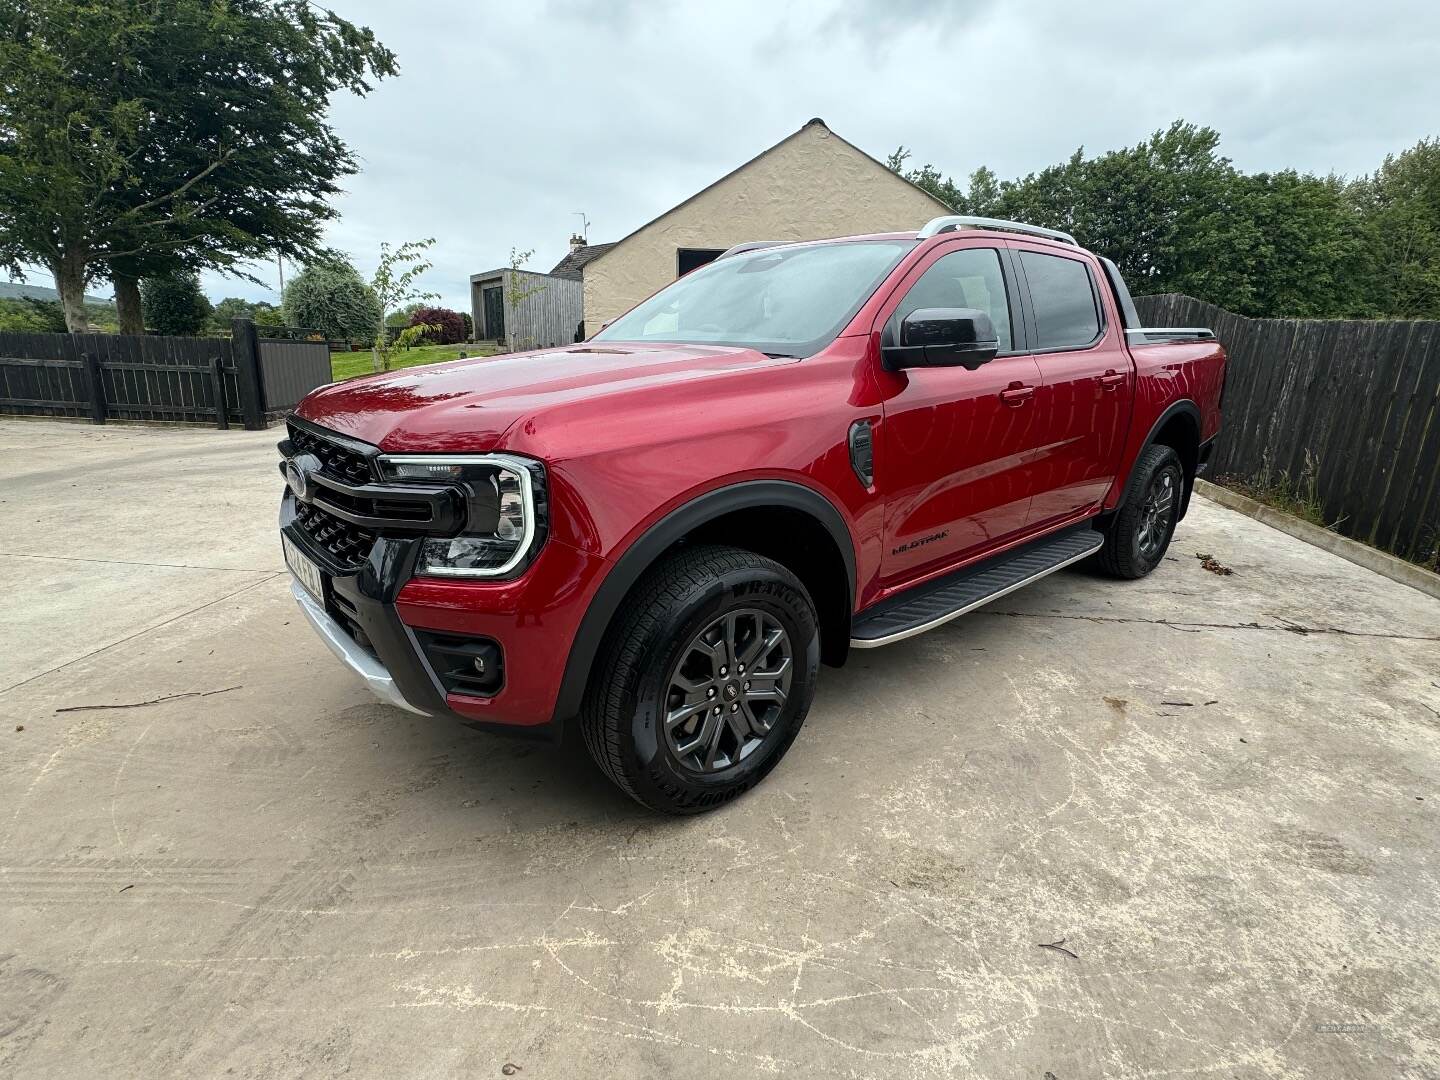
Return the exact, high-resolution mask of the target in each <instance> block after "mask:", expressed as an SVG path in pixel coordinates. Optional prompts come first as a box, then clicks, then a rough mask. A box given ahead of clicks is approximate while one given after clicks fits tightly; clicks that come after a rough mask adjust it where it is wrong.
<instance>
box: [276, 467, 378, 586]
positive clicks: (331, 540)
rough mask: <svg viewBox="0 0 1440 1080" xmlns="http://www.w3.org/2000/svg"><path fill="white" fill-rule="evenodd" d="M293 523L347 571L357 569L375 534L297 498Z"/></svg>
mask: <svg viewBox="0 0 1440 1080" xmlns="http://www.w3.org/2000/svg"><path fill="white" fill-rule="evenodd" d="M312 452H313V451H312ZM295 524H297V525H298V526H300V530H301V532H303V533H304V534H305V535H306V536H307V537H308V538H309V539H310V540H311V541H312V542H313V543H314V544H315V546H316V547H318V548H320V550H322V551H325V552H328V553H329V554H330V557H331V558H332V559H334V561H335V563H336V564H337V565H339V566H342V567H344V568H345V569H347V570H355V569H358V568H359V567H360V565H361V564H362V563H363V562H364V561H365V558H366V556H368V555H369V554H370V549H371V548H372V547H374V546H375V534H374V533H373V532H371V531H370V530H368V529H362V528H360V527H359V526H358V525H351V524H350V523H349V522H348V521H341V520H340V519H339V518H337V517H336V516H335V515H334V514H329V513H326V512H325V511H324V510H321V509H320V508H319V507H318V506H311V505H310V504H308V503H302V502H300V501H299V500H296V502H295Z"/></svg>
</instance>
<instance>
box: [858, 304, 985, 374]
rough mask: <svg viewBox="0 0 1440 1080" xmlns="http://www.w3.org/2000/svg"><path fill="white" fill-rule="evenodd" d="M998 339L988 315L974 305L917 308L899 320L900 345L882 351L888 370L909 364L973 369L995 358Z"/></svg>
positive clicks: (905, 366)
mask: <svg viewBox="0 0 1440 1080" xmlns="http://www.w3.org/2000/svg"><path fill="white" fill-rule="evenodd" d="M999 351H1000V339H999V337H998V336H997V335H996V333H995V326H994V324H992V323H991V322H990V316H989V315H987V314H986V313H985V312H983V311H980V310H978V309H976V308H919V309H917V310H915V311H912V312H910V314H909V315H906V316H905V318H904V319H902V320H901V322H900V344H899V345H890V346H887V347H885V348H884V349H882V350H881V353H882V356H883V358H884V361H885V367H886V368H887V369H889V370H890V371H899V370H900V369H902V368H912V367H963V368H967V369H968V370H970V371H974V370H975V369H976V368H978V367H979V366H980V365H981V364H987V363H989V362H990V361H991V360H993V359H995V354H996V353H998V352H999Z"/></svg>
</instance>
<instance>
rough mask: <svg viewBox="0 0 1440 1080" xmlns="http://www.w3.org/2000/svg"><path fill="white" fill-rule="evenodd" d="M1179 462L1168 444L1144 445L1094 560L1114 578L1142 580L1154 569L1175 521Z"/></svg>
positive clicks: (1180, 474)
mask: <svg viewBox="0 0 1440 1080" xmlns="http://www.w3.org/2000/svg"><path fill="white" fill-rule="evenodd" d="M1184 483H1185V479H1184V473H1183V472H1182V471H1181V468H1180V458H1179V456H1178V455H1177V454H1176V453H1175V451H1174V450H1172V449H1171V448H1170V447H1168V446H1158V445H1157V446H1148V447H1146V448H1145V450H1144V451H1143V452H1142V453H1141V454H1140V459H1139V460H1138V461H1137V462H1136V463H1135V472H1134V474H1133V479H1132V480H1131V483H1130V490H1129V491H1128V492H1127V493H1126V496H1125V502H1124V504H1123V505H1122V506H1121V507H1120V509H1119V510H1117V511H1116V512H1115V516H1114V517H1113V518H1112V519H1111V521H1110V526H1109V528H1108V529H1106V531H1105V546H1104V547H1103V548H1101V549H1100V554H1099V556H1098V560H1099V565H1100V568H1101V569H1102V570H1104V571H1105V572H1106V573H1107V574H1110V575H1112V576H1113V577H1118V578H1131V579H1133V578H1142V577H1144V576H1145V575H1146V574H1148V573H1150V571H1151V570H1154V569H1155V567H1157V566H1159V565H1160V560H1161V559H1163V558H1164V557H1165V552H1166V550H1167V549H1168V548H1169V547H1170V538H1171V537H1172V536H1174V535H1175V526H1176V524H1177V523H1178V522H1179V520H1180V498H1181V494H1182V492H1183V491H1184Z"/></svg>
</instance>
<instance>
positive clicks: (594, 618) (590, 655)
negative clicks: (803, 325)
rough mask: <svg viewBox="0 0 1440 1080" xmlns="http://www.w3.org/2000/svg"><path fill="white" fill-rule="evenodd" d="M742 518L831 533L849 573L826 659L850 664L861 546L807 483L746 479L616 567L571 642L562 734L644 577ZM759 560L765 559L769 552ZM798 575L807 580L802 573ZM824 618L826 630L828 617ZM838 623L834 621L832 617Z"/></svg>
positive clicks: (560, 714)
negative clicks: (790, 520)
mask: <svg viewBox="0 0 1440 1080" xmlns="http://www.w3.org/2000/svg"><path fill="white" fill-rule="evenodd" d="M738 511H781V512H791V513H797V514H803V515H805V516H806V517H808V518H810V519H811V520H812V521H813V522H815V523H816V524H818V526H819V527H820V528H821V529H823V530H824V532H825V533H826V534H828V536H829V538H830V540H831V541H832V542H833V544H834V547H835V549H836V551H837V552H838V555H839V559H840V562H841V564H842V565H843V567H844V578H845V580H844V583H843V586H844V588H843V596H839V597H831V598H830V603H829V604H826V605H825V606H826V607H827V608H828V609H830V610H831V611H832V612H835V611H839V612H841V613H842V614H843V626H841V627H839V628H838V636H837V635H836V634H832V635H829V636H830V637H831V638H834V639H835V640H836V641H838V644H832V646H831V647H830V648H829V649H828V650H827V655H826V656H825V659H826V661H827V662H828V663H831V664H838V663H841V662H843V660H844V650H845V649H846V648H848V645H849V630H850V614H851V612H852V611H853V610H854V600H855V544H854V540H853V539H852V538H851V535H850V529H849V526H848V525H846V523H845V518H844V516H843V515H842V514H841V513H840V511H839V510H838V509H837V508H836V507H835V505H834V503H832V502H831V501H830V500H829V499H828V498H826V497H825V496H824V495H823V494H821V493H820V492H818V491H816V490H815V489H814V488H810V487H806V486H805V485H804V484H798V483H795V482H793V481H789V480H747V481H743V482H741V483H738V484H731V485H729V486H727V487H722V488H716V489H714V490H711V491H707V492H705V493H703V494H701V495H698V496H696V497H695V498H694V499H692V500H690V501H689V502H687V503H684V504H682V505H681V506H678V507H676V508H675V509H674V510H672V511H670V513H668V514H666V515H665V516H664V517H663V518H661V519H660V520H659V521H657V522H656V523H655V524H654V525H652V526H650V528H649V529H647V530H646V531H645V532H644V533H643V534H641V536H640V537H639V538H638V539H637V540H636V541H635V542H634V543H632V544H631V545H630V546H629V547H628V548H626V549H625V551H624V552H623V553H622V554H621V555H620V557H619V558H618V559H617V560H616V561H615V565H614V566H613V567H611V569H610V571H609V573H607V574H606V575H605V577H604V579H603V580H602V581H601V582H600V586H599V588H598V589H596V591H595V595H594V596H593V597H592V598H591V600H590V606H589V607H588V608H587V609H586V611H585V614H584V616H583V617H582V618H581V620H580V627H579V629H578V630H577V631H576V633H575V637H574V639H573V640H572V641H571V643H570V655H569V657H568V658H567V659H566V661H565V673H564V675H563V676H562V678H561V682H560V691H559V693H558V695H557V696H556V700H555V711H554V715H553V717H552V720H553V722H554V723H555V724H556V725H557V728H558V726H559V725H561V724H563V723H565V722H566V721H568V720H569V719H571V718H572V717H574V716H575V715H576V714H578V713H579V711H580V706H581V703H582V701H583V700H584V697H585V690H586V687H587V685H588V683H589V680H590V672H591V668H592V667H593V665H594V662H595V657H596V655H597V654H598V653H599V651H600V644H601V642H602V641H603V640H604V637H605V632H606V631H607V630H608V629H609V628H610V624H611V622H612V621H613V620H614V618H615V615H616V613H617V612H618V611H619V610H620V606H621V604H622V603H623V602H624V600H625V597H626V596H627V595H629V593H630V591H631V589H633V588H634V587H635V585H636V583H637V582H638V581H639V580H640V578H641V576H642V575H643V574H644V573H645V571H646V570H648V569H649V568H650V567H651V566H653V565H654V563H655V562H656V560H657V559H659V558H661V557H662V556H663V555H665V553H666V552H668V551H669V550H670V549H671V548H673V547H674V546H675V545H676V544H677V543H679V542H680V541H682V540H684V539H686V538H687V537H691V536H694V535H695V534H697V533H699V534H700V535H701V536H702V537H703V536H704V534H705V530H706V527H707V526H710V525H713V524H715V523H719V522H721V521H722V520H723V519H725V518H727V517H728V516H730V515H734V514H736V513H737V512H738ZM706 538H707V539H713V537H706ZM741 546H743V545H741ZM760 553H761V554H765V552H763V551H762V552H760ZM792 569H794V568H793V567H792ZM799 576H801V577H802V579H803V577H804V575H803V574H801V575H799ZM811 591H812V592H813V591H814V590H813V589H812V590H811ZM812 599H814V600H815V603H816V605H817V607H820V606H821V605H822V603H824V601H823V600H822V598H821V597H819V596H814V597H812ZM837 601H839V602H837ZM820 614H821V618H822V624H823V622H824V620H825V612H824V611H821V612H820ZM832 621H835V620H834V617H833V615H832Z"/></svg>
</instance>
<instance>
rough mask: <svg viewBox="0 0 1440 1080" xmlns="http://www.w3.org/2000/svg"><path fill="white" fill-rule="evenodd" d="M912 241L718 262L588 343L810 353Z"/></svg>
mask: <svg viewBox="0 0 1440 1080" xmlns="http://www.w3.org/2000/svg"><path fill="white" fill-rule="evenodd" d="M914 246H915V242H914V241H913V240H857V241H853V242H846V243H839V244H813V245H806V246H800V247H782V248H762V249H760V250H758V251H747V252H743V253H741V254H739V255H732V256H730V257H729V258H728V259H717V260H716V261H715V262H712V263H709V264H707V265H705V266H702V267H701V268H700V269H698V270H696V271H694V272H693V273H690V274H687V275H686V276H685V277H683V278H681V279H680V280H679V281H677V282H675V284H673V285H671V286H669V287H668V288H666V289H662V290H661V291H660V292H658V293H656V294H655V295H654V296H652V297H651V298H650V299H649V300H646V301H645V302H644V303H642V304H640V305H639V306H638V307H636V308H634V309H633V310H631V311H629V312H627V313H626V314H624V315H622V316H620V318H618V319H616V320H615V321H614V322H613V323H611V324H610V325H609V326H607V327H606V328H605V329H604V330H602V331H600V333H598V334H596V335H595V338H594V339H593V340H597V341H656V342H660V341H665V342H670V341H673V342H682V343H684V344H688V345H738V346H743V347H746V348H752V349H758V350H759V351H760V352H763V353H768V354H769V355H771V356H810V355H811V354H813V353H816V352H818V351H819V350H821V349H823V348H824V347H825V346H826V345H828V344H829V343H830V342H831V341H833V340H834V339H835V336H836V335H837V334H839V333H840V331H841V330H843V329H844V328H845V324H846V323H848V322H849V321H850V320H851V318H853V317H854V315H855V313H856V312H857V311H859V310H860V307H861V305H862V304H864V303H865V301H866V300H867V299H868V298H869V296H870V294H871V293H872V292H874V291H875V288H876V287H877V286H878V285H879V284H880V282H882V281H883V280H885V276H886V275H887V274H888V273H889V272H890V270H891V269H892V268H893V267H894V266H895V264H896V263H898V262H899V261H900V259H901V258H903V257H904V255H905V253H906V252H907V251H909V250H910V249H911V248H913V247H914Z"/></svg>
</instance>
